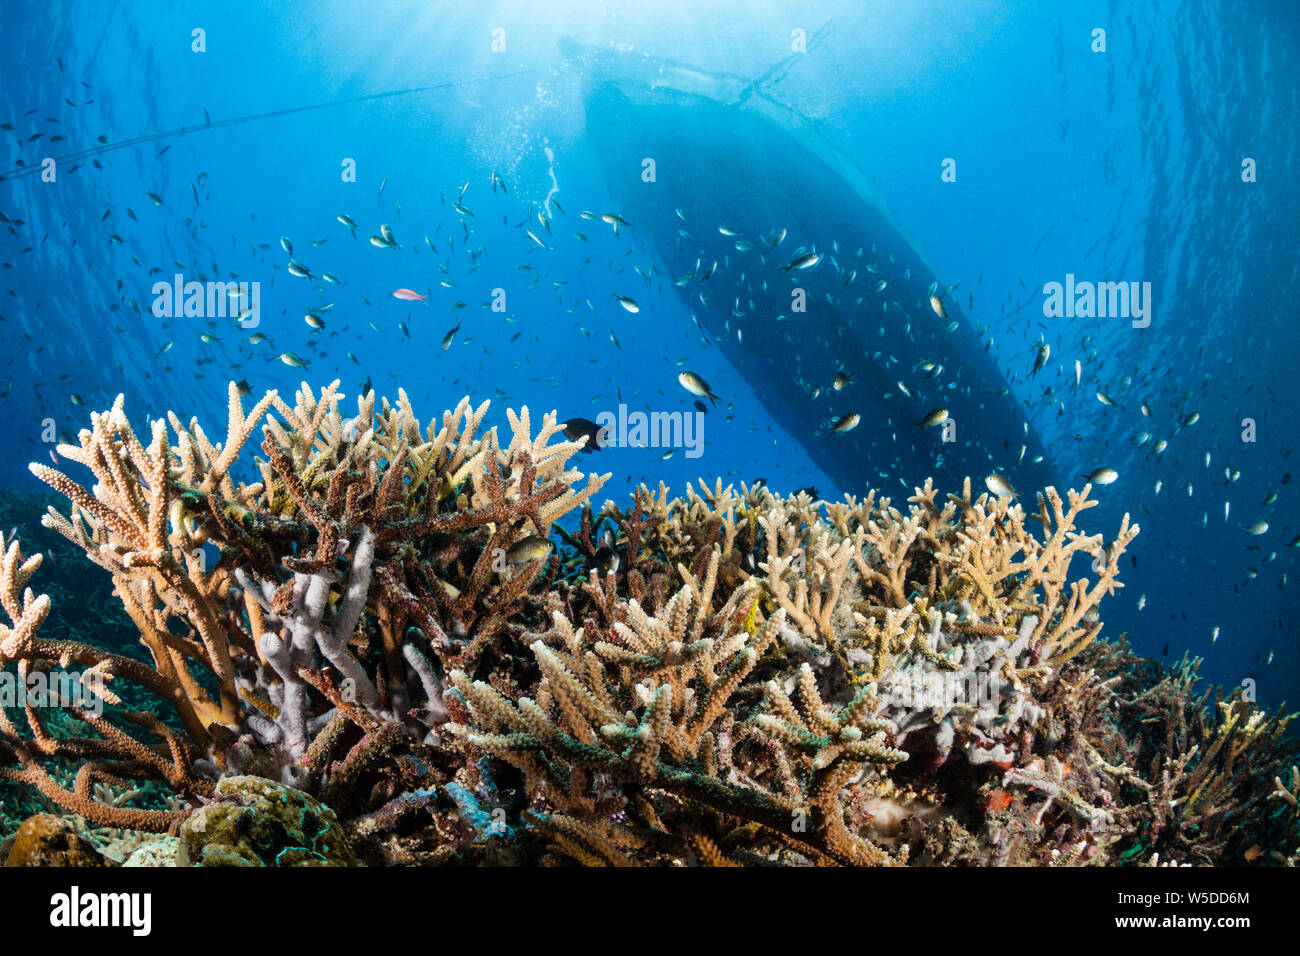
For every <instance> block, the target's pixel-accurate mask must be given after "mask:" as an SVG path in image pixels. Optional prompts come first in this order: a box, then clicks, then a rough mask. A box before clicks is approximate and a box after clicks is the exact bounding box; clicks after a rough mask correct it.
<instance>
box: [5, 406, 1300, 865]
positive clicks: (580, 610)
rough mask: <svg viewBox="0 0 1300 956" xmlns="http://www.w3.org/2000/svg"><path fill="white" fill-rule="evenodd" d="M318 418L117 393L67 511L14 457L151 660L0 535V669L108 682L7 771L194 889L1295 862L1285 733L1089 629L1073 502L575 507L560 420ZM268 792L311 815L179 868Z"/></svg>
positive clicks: (719, 500) (39, 731) (726, 496)
mask: <svg viewBox="0 0 1300 956" xmlns="http://www.w3.org/2000/svg"><path fill="white" fill-rule="evenodd" d="M337 389H338V385H337V383H334V384H331V385H329V386H327V387H326V388H325V389H324V390H323V391H322V392H321V393H320V394H319V395H317V394H315V393H314V392H313V391H312V390H311V389H310V388H309V387H308V386H306V385H304V386H303V387H302V388H301V389H300V391H299V392H298V394H297V396H296V401H295V403H294V404H293V405H290V404H289V403H287V402H286V401H284V400H283V399H282V398H280V396H279V395H277V394H276V393H274V392H272V393H270V394H268V395H267V396H265V397H264V398H263V399H262V400H261V401H259V402H257V403H256V404H255V405H254V406H253V407H252V409H251V410H249V411H245V409H244V407H243V403H242V402H241V399H240V397H239V395H238V392H237V391H236V389H235V387H234V386H233V385H232V386H231V390H230V409H229V420H228V425H227V433H226V437H225V440H224V441H222V442H220V443H215V442H213V441H212V440H211V439H210V438H209V437H208V435H207V433H206V432H205V431H204V430H203V428H202V427H201V426H200V425H199V424H198V423H197V422H196V421H190V422H188V423H184V422H182V421H181V420H180V419H179V418H178V417H177V416H175V415H174V414H173V415H169V416H168V418H167V419H166V420H156V421H152V422H150V423H149V425H148V428H147V431H146V433H145V438H144V439H142V438H140V437H138V436H137V433H136V432H135V430H134V429H133V428H132V426H131V424H130V422H129V421H128V420H127V417H126V415H125V411H124V408H123V401H122V399H121V398H119V399H118V401H117V402H116V403H115V404H114V405H113V407H112V408H111V409H109V410H108V411H105V412H102V413H99V414H96V415H94V416H92V419H91V427H90V428H89V429H86V430H83V431H82V432H81V433H80V435H79V437H78V444H77V445H75V446H60V448H59V454H60V455H61V456H62V457H63V458H65V459H67V460H70V461H72V462H75V463H77V464H80V465H82V466H84V467H85V468H87V469H88V470H89V471H90V473H91V475H92V476H93V483H91V485H90V486H89V487H87V486H85V485H82V484H79V483H78V480H77V479H76V478H75V477H73V476H70V475H67V474H65V473H64V472H62V471H59V470H56V469H55V468H51V467H49V466H45V465H33V466H32V471H33V472H34V473H35V474H36V475H37V476H38V477H39V478H41V479H42V480H44V481H45V482H46V483H47V484H49V485H50V486H51V487H52V488H54V489H55V490H56V491H58V492H59V493H61V494H62V495H64V496H65V497H66V498H67V499H68V500H69V501H70V502H71V511H70V513H68V514H66V515H64V514H61V513H59V512H58V511H57V510H55V509H50V512H49V514H48V515H47V516H46V518H45V523H46V525H47V526H48V527H50V528H53V529H55V530H57V531H58V532H60V533H61V534H63V535H64V536H65V537H66V538H67V539H69V540H70V541H72V542H73V543H75V544H76V545H77V546H79V547H80V548H81V549H83V550H84V551H85V553H86V555H87V556H88V557H89V558H90V559H91V560H92V561H93V562H95V563H96V564H98V565H99V566H100V567H102V568H103V569H104V570H105V571H106V572H107V573H108V574H109V575H110V576H111V578H112V581H113V585H114V591H115V594H116V596H117V598H118V599H119V600H120V601H121V603H122V605H123V607H124V608H125V610H126V612H127V613H128V614H129V615H130V618H131V620H132V621H133V622H134V624H135V626H136V628H137V629H138V630H139V634H140V642H141V644H142V646H143V648H144V649H145V650H146V651H147V652H148V656H149V660H150V662H149V663H146V662H145V661H143V660H140V659H137V658H135V657H132V656H128V655H126V654H121V653H114V652H111V651H109V650H106V649H104V648H102V647H97V646H94V645H92V644H90V643H81V642H79V641H74V640H52V639H48V638H43V637H42V636H41V626H42V623H43V621H44V619H45V617H46V615H47V613H48V611H49V600H48V598H46V597H44V596H41V595H37V594H36V593H35V592H34V591H33V590H31V588H30V587H29V582H30V581H31V579H32V576H33V574H34V573H35V571H36V570H37V568H38V567H39V566H40V564H41V558H40V556H39V555H33V556H30V557H28V556H24V554H23V553H22V551H21V550H20V548H19V545H18V544H17V543H16V542H14V543H11V544H10V545H9V547H8V549H7V550H6V553H5V555H4V560H3V565H2V566H0V604H2V605H3V608H4V610H5V613H6V615H7V616H8V618H9V622H10V623H9V624H8V625H7V626H5V625H0V665H3V666H6V667H7V666H10V665H12V666H13V667H14V668H15V669H16V670H17V672H18V674H19V676H21V677H23V678H24V679H26V678H27V677H28V676H29V675H32V674H37V673H39V674H45V675H47V676H50V677H51V678H52V677H53V676H55V675H57V674H58V673H60V672H65V671H69V670H76V669H80V670H81V671H82V672H85V673H89V674H91V675H94V676H96V677H98V678H100V679H101V680H102V681H103V683H104V685H105V687H106V690H105V691H104V701H105V706H104V707H103V708H102V709H96V708H91V707H88V706H85V705H77V706H71V707H69V708H67V716H66V717H64V718H63V721H62V723H61V724H60V725H59V726H58V727H57V728H56V727H55V724H54V718H53V717H51V716H50V715H49V714H48V713H43V712H42V711H41V709H40V708H37V707H34V706H31V705H30V704H29V705H27V706H25V707H24V708H22V717H23V718H24V719H25V725H24V721H23V720H20V719H19V718H18V716H17V715H16V714H15V713H13V712H11V711H0V779H3V780H8V781H12V782H18V783H22V784H26V785H29V786H31V787H33V788H35V789H36V791H38V792H39V794H40V795H41V796H42V798H43V799H44V800H45V801H47V802H50V803H53V804H56V805H58V806H59V807H62V808H63V809H64V810H66V811H68V812H71V813H74V814H77V815H79V816H80V817H82V818H84V819H85V820H87V821H89V822H90V824H93V825H94V826H96V827H99V828H109V829H115V832H118V833H119V837H120V839H121V840H122V841H123V842H121V844H120V845H121V846H122V849H123V853H122V855H126V854H129V853H130V852H131V849H132V844H131V842H130V840H129V839H128V838H126V837H125V836H122V835H123V834H128V833H136V832H138V831H154V832H162V831H168V830H170V831H174V832H175V831H179V833H180V834H181V842H180V846H181V847H182V849H185V848H188V849H189V850H191V851H193V852H192V853H188V854H187V853H186V852H182V853H181V854H180V856H181V857H183V858H186V859H188V857H189V856H191V855H194V856H195V860H194V861H201V862H205V863H208V864H212V863H222V862H240V863H244V864H250V863H251V864H253V865H257V864H268V863H269V864H271V865H277V864H281V863H284V862H285V861H286V859H287V858H289V857H292V862H297V863H307V864H313V865H315V864H320V863H322V862H330V863H337V862H343V863H348V862H352V860H353V855H352V854H353V851H354V850H355V854H356V856H357V857H358V858H360V859H361V860H362V861H364V862H367V863H371V864H393V863H397V864H430V865H437V864H446V863H459V864H464V863H490V864H506V865H514V864H521V863H544V864H562V863H579V864H586V865H602V866H603V865H614V866H618V865H645V864H656V865H708V866H726V865H746V864H750V865H774V864H787V865H820V864H848V865H898V864H906V863H922V864H979V865H1003V864H1040V865H1085V864H1090V865H1097V864H1106V863H1112V864H1113V863H1128V862H1135V863H1147V862H1152V861H1160V862H1166V863H1169V862H1173V863H1192V864H1213V863H1225V862H1230V863H1241V862H1258V863H1279V864H1293V863H1294V862H1295V859H1296V854H1297V844H1298V843H1300V809H1298V807H1297V800H1296V794H1297V791H1300V786H1298V783H1300V771H1297V770H1296V769H1295V764H1296V762H1297V747H1296V745H1295V743H1294V741H1293V740H1292V739H1291V738H1288V737H1287V736H1286V730H1287V725H1288V722H1289V719H1290V718H1289V717H1288V716H1286V715H1284V714H1283V713H1281V712H1280V711H1279V712H1278V713H1276V714H1272V715H1270V714H1266V713H1265V712H1263V711H1260V710H1258V709H1256V708H1255V707H1254V706H1253V705H1252V704H1250V703H1249V702H1247V701H1245V700H1242V699H1240V698H1231V699H1222V698H1220V699H1211V697H1212V693H1213V692H1211V693H1210V694H1205V695H1203V696H1198V695H1197V693H1196V691H1195V684H1196V676H1195V662H1188V661H1184V662H1183V663H1182V664H1181V665H1180V666H1179V667H1178V668H1176V669H1174V670H1173V671H1171V672H1164V671H1162V670H1161V669H1160V668H1159V667H1158V665H1155V664H1153V663H1152V662H1148V661H1144V660H1143V659H1141V658H1138V657H1136V656H1135V655H1133V654H1132V653H1131V652H1130V651H1129V650H1128V647H1127V645H1126V644H1125V643H1124V642H1123V640H1122V639H1121V640H1120V641H1118V642H1111V641H1108V640H1105V639H1101V638H1100V636H1099V632H1100V630H1101V628H1102V619H1101V615H1100V610H1099V606H1100V604H1101V602H1102V600H1103V599H1104V598H1105V597H1107V596H1108V595H1110V594H1111V593H1113V592H1114V591H1115V589H1117V588H1119V587H1121V586H1122V585H1121V584H1120V582H1119V580H1118V573H1119V562H1120V558H1121V557H1122V555H1123V554H1124V553H1125V549H1126V548H1127V547H1128V545H1129V543H1130V542H1131V541H1132V539H1133V537H1134V536H1135V535H1137V533H1138V528H1137V526H1136V525H1132V524H1130V522H1129V520H1128V517H1127V516H1125V517H1124V519H1123V521H1122V522H1121V523H1120V526H1119V528H1118V529H1117V531H1116V532H1115V534H1114V536H1113V537H1112V538H1110V539H1109V540H1107V539H1106V538H1105V537H1103V536H1102V535H1101V534H1097V533H1089V532H1085V531H1084V530H1083V528H1082V526H1081V523H1080V522H1081V518H1082V516H1083V515H1084V514H1085V512H1087V511H1088V510H1089V509H1090V508H1092V507H1093V506H1094V505H1095V504H1096V502H1095V501H1093V500H1091V499H1090V497H1089V493H1090V488H1089V487H1088V486H1085V487H1084V488H1083V489H1082V490H1081V491H1069V492H1067V493H1066V495H1065V497H1064V498H1062V497H1061V495H1060V494H1058V493H1057V492H1056V491H1055V490H1054V489H1052V488H1048V489H1045V490H1044V491H1043V492H1042V493H1041V494H1040V495H1038V496H1037V500H1036V502H1035V505H1034V508H1033V510H1032V511H1031V510H1026V508H1025V507H1024V506H1022V505H1021V504H1018V503H1015V502H1014V501H1013V500H1012V499H1011V498H1009V497H998V496H993V495H987V494H981V495H979V496H978V497H973V496H972V491H971V486H970V482H969V481H968V482H967V483H966V485H965V487H964V488H963V489H962V491H961V493H960V494H949V495H947V496H944V497H941V496H940V494H939V493H938V491H937V490H936V489H935V488H933V486H932V485H931V483H930V482H928V481H927V482H926V483H925V484H924V485H923V486H922V487H920V488H917V489H915V492H914V494H913V495H912V496H911V497H910V498H908V499H907V500H906V501H905V502H899V503H897V504H896V503H895V502H894V501H893V500H892V499H890V498H887V497H880V496H878V495H877V493H875V492H872V493H871V494H869V495H867V496H866V497H865V498H861V499H859V498H854V497H851V496H846V497H845V498H844V499H843V500H841V501H838V502H818V501H814V500H812V499H811V498H809V497H808V496H807V495H806V494H802V493H800V494H796V495H794V496H791V497H782V496H778V495H775V494H773V493H772V492H771V491H770V490H768V489H767V488H766V487H761V486H760V487H755V488H748V487H744V486H742V487H741V488H739V489H736V488H733V487H730V486H726V487H724V486H723V485H722V484H721V482H717V483H716V484H715V485H714V486H713V487H712V488H710V487H708V486H701V487H700V489H699V490H698V491H697V490H696V489H695V488H694V487H692V486H688V487H687V492H686V495H685V496H684V497H676V498H674V497H670V496H669V494H668V491H667V489H666V488H664V487H663V486H662V485H661V486H660V487H659V488H658V489H657V490H656V491H652V490H650V489H648V488H646V487H644V486H642V487H641V488H640V489H639V490H638V491H637V493H636V494H635V495H633V500H632V502H631V503H630V505H629V506H627V507H620V506H619V505H617V504H615V503H614V502H606V503H605V504H604V505H603V506H602V507H600V508H599V509H597V508H596V507H595V506H594V505H593V503H592V498H593V496H594V495H595V493H596V492H597V491H599V489H600V487H601V485H602V484H603V482H604V480H605V478H604V477H602V476H587V475H585V474H583V473H582V472H581V471H579V470H577V469H575V468H571V467H570V464H571V460H572V459H573V456H574V455H575V454H576V453H577V452H578V451H579V450H580V448H581V447H582V446H581V442H580V441H579V442H577V443H575V442H572V441H566V440H563V436H562V435H561V431H562V424H561V423H558V422H557V421H556V418H555V415H554V414H551V415H547V416H546V417H545V418H544V420H543V421H542V422H541V424H540V428H539V429H538V431H537V432H536V433H534V431H533V427H534V426H533V423H532V421H531V419H530V416H529V414H528V411H527V409H523V410H522V411H521V412H520V413H519V414H518V415H515V414H514V413H513V412H512V413H511V414H510V416H509V424H510V430H511V436H510V439H509V441H508V442H507V443H505V444H504V445H503V444H502V443H501V441H500V440H499V438H498V435H497V431H496V429H495V428H487V429H485V428H484V427H483V421H484V418H485V416H486V413H487V403H484V404H483V405H480V406H477V407H474V406H472V405H471V404H470V402H469V400H468V399H465V400H463V401H462V402H461V403H460V404H459V405H458V406H457V407H456V408H455V409H454V410H452V411H449V412H446V413H444V414H443V415H442V417H441V420H435V421H433V422H431V423H429V424H428V425H421V423H420V422H419V420H418V419H417V418H416V416H415V413H414V411H413V409H412V408H411V407H410V403H409V402H408V400H407V398H406V396H405V394H403V393H399V397H398V400H397V401H396V402H395V403H390V402H388V401H387V400H384V401H382V402H379V403H378V404H377V403H376V399H375V396H374V395H373V394H367V395H365V396H362V397H361V398H360V399H359V400H358V401H357V403H356V411H355V414H352V415H347V414H345V413H344V411H343V409H342V399H341V397H340V396H339V394H338V390H337ZM169 429H170V432H169ZM255 434H260V437H261V451H262V456H256V457H253V461H252V463H251V465H250V463H249V462H248V461H247V460H246V457H245V456H244V455H243V450H244V448H245V446H246V445H248V444H249V443H250V441H252V440H253V439H254V436H255ZM557 438H558V439H559V440H557ZM566 524H567V525H568V526H567V527H566ZM552 532H554V533H555V535H556V536H557V537H558V538H559V540H560V547H559V548H558V549H556V550H554V551H553V550H552V549H551V548H550V546H549V545H548V543H547V542H548V541H549V540H550V538H551V535H552ZM142 696H143V697H147V698H149V699H150V700H152V701H153V704H154V706H152V707H141V706H140V705H139V704H138V703H137V701H138V700H139V699H140V698H141V697H142ZM258 777H261V778H269V779H264V780H261V781H258V780H257V779H256V778H258ZM240 781H242V783H241V782H240ZM249 781H252V783H251V784H250V783H249ZM272 781H275V782H274V783H273V782H272ZM249 786H251V787H252V788H253V790H255V791H256V793H254V794H253V796H249V795H248V794H245V793H244V792H243V790H240V789H239V788H240V787H244V788H245V789H248V787H249ZM145 787H154V788H161V789H163V790H165V792H166V793H168V794H170V795H171V796H170V799H169V802H167V803H166V804H164V805H159V806H156V807H146V806H140V805H138V803H137V802H136V801H134V800H131V799H123V798H122V795H123V794H124V793H126V794H131V795H134V794H138V793H141V792H143V790H142V789H140V788H145ZM232 788H233V789H232ZM259 788H260V789H259ZM267 788H278V789H277V792H278V793H279V794H280V796H279V797H278V798H277V801H278V802H279V803H282V804H283V803H285V802H286V801H287V802H288V804H292V805H293V806H295V807H298V806H299V805H301V807H315V808H317V811H315V812H314V815H313V816H312V819H316V820H321V821H324V822H322V823H321V826H320V827H316V828H313V829H312V832H311V833H306V832H305V831H304V832H303V833H298V834H297V835H296V837H295V836H294V835H293V834H288V832H287V831H286V829H285V827H284V826H282V825H280V824H279V823H277V822H276V821H275V820H273V819H272V818H271V816H267V815H265V814H263V817H265V820H264V823H265V825H264V826H262V827H261V829H260V830H259V832H261V831H262V830H264V831H266V833H265V834H264V835H267V834H269V836H268V838H267V840H266V841H264V842H265V843H266V846H262V847H260V848H254V849H248V848H246V847H243V848H241V846H240V845H237V841H230V840H225V841H223V840H221V839H215V838H214V840H215V842H213V841H207V842H205V840H203V839H199V840H197V841H196V839H195V838H194V834H195V833H207V832H209V831H214V830H220V829H221V826H220V825H218V824H221V822H222V821H225V824H229V825H233V824H232V823H231V821H232V820H233V819H234V818H235V817H241V818H243V817H247V815H248V814H250V813H253V812H254V808H253V807H252V806H251V805H252V804H257V805H259V806H260V803H259V802H258V801H261V802H262V803H267V804H268V806H269V805H272V804H274V803H276V802H277V801H272V800H270V798H268V797H266V795H265V794H264V793H263V791H265V790H266V789H267ZM289 788H293V789H289ZM298 791H301V792H298ZM250 792H251V791H250ZM286 805H287V804H286ZM272 816H273V815H272ZM298 816H302V814H298ZM259 819H261V818H260V817H259ZM339 821H341V822H339ZM209 822H211V823H212V826H211V827H210V826H208V823H209ZM227 828H229V827H227ZM321 834H328V835H329V838H328V839H327V840H326V841H325V842H326V843H328V847H327V848H326V849H322V846H321V845H320V840H321ZM295 841H296V842H295ZM139 842H140V841H139V840H138V839H137V841H136V844H135V845H139ZM191 844H193V846H191ZM209 844H210V845H209ZM214 847H215V849H214ZM294 848H297V849H294ZM194 861H191V862H194Z"/></svg>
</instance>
